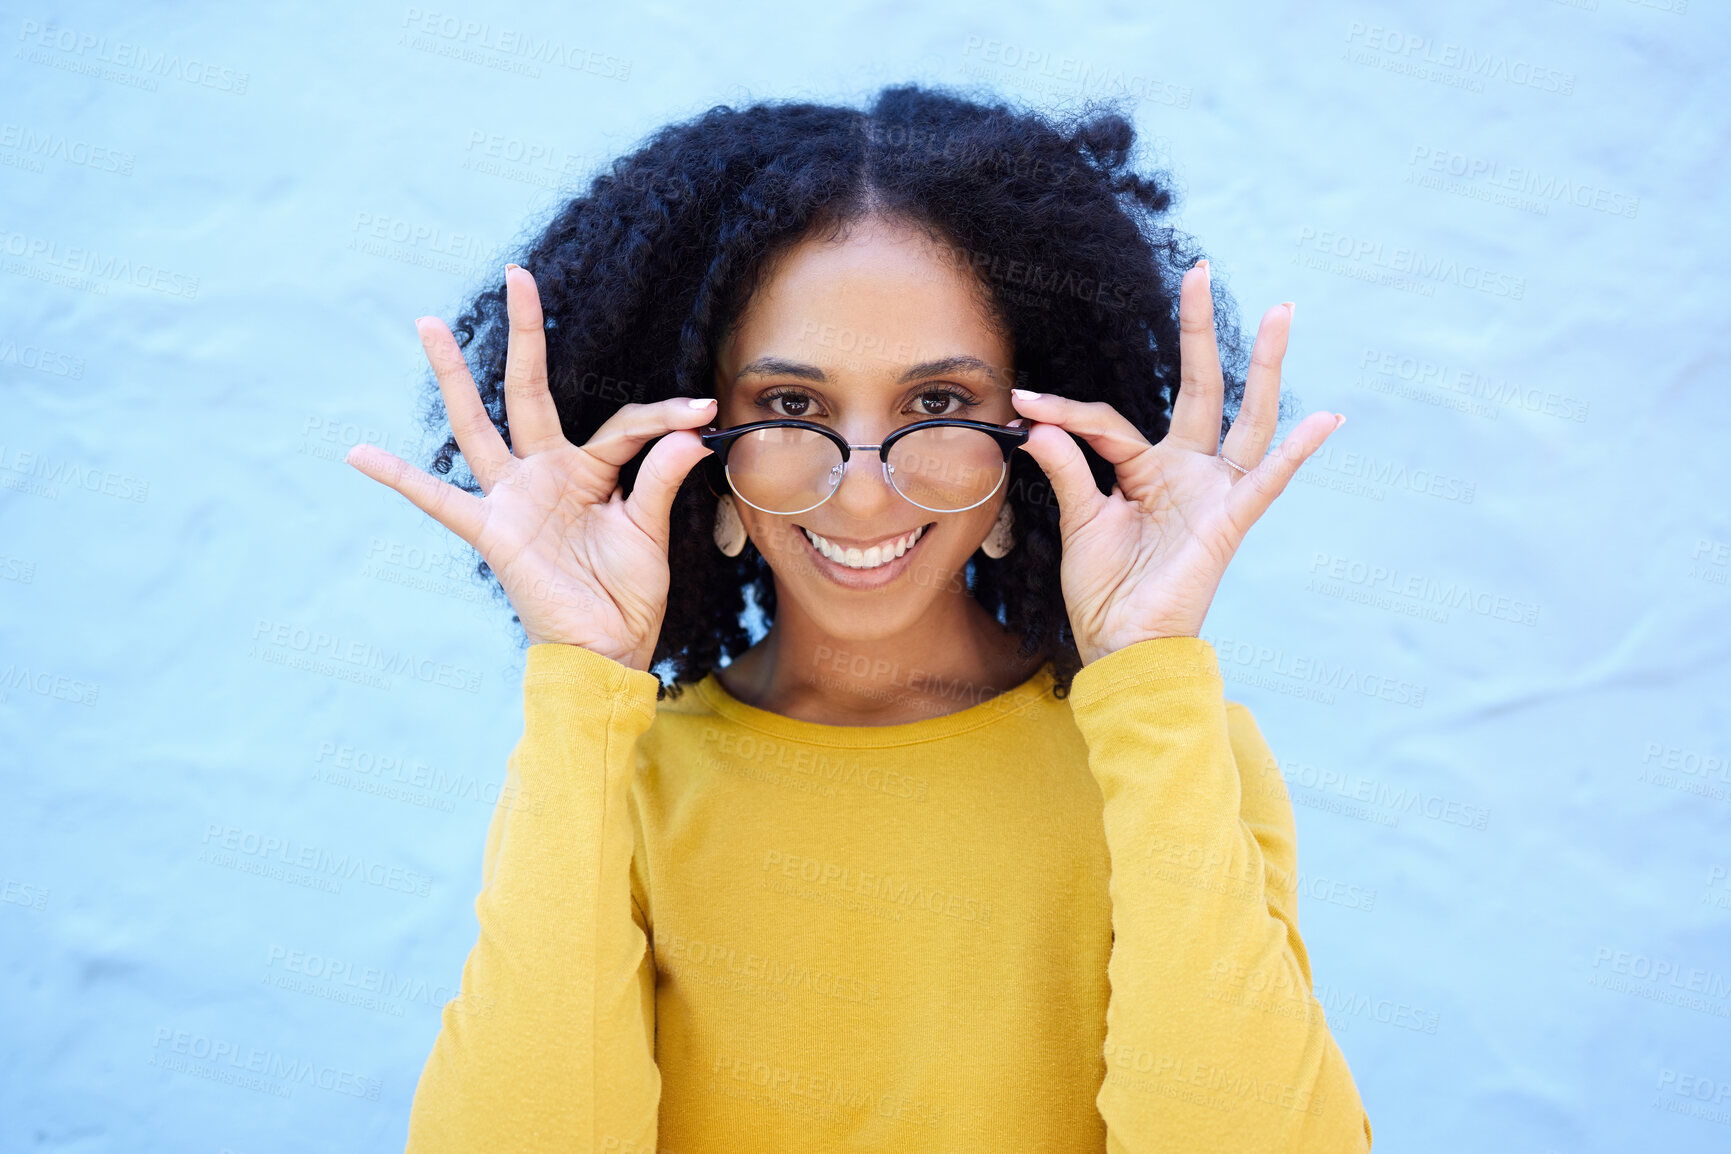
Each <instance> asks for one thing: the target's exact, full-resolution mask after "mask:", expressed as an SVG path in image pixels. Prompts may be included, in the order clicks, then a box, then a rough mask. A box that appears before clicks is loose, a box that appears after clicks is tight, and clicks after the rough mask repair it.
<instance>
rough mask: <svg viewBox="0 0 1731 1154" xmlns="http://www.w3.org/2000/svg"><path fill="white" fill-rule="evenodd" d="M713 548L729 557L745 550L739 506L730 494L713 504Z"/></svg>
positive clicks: (743, 528) (743, 526)
mask: <svg viewBox="0 0 1731 1154" xmlns="http://www.w3.org/2000/svg"><path fill="white" fill-rule="evenodd" d="M715 547H716V548H717V549H720V550H721V551H722V552H723V553H725V554H727V555H728V556H729V557H737V556H739V555H740V553H741V552H743V551H744V550H745V522H744V521H741V520H740V519H739V506H737V505H735V504H734V503H733V495H732V494H730V493H729V494H723V495H722V496H721V497H720V498H719V499H718V500H717V501H716V502H715Z"/></svg>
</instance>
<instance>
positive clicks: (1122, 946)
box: [1070, 637, 1370, 1154]
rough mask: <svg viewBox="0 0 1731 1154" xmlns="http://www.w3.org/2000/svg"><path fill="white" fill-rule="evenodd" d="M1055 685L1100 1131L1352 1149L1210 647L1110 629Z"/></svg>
mask: <svg viewBox="0 0 1731 1154" xmlns="http://www.w3.org/2000/svg"><path fill="white" fill-rule="evenodd" d="M1070 704H1071V710H1072V713H1073V715H1074V717H1075V719H1076V724H1077V726H1078V728H1079V729H1080V730H1081V732H1082V735H1083V737H1084V739H1085V740H1086V742H1087V745H1088V764H1089V768H1090V770H1091V771H1092V772H1093V774H1094V777H1095V780H1096V781H1097V782H1098V783H1099V785H1100V791H1101V794H1102V795H1103V797H1104V800H1105V811H1104V821H1105V829H1106V845H1107V850H1108V852H1109V854H1110V857H1111V866H1112V875H1111V882H1110V894H1111V900H1112V938H1113V941H1112V954H1111V959H1110V961H1109V963H1108V967H1107V976H1108V978H1109V980H1110V983H1111V996H1110V999H1109V1001H1108V1004H1107V1009H1106V1044H1105V1058H1106V1071H1107V1072H1106V1078H1105V1081H1104V1083H1103V1084H1102V1086H1101V1088H1100V1093H1099V1096H1098V1097H1097V1098H1096V1099H1095V1102H1096V1105H1097V1106H1098V1107H1099V1110H1100V1114H1101V1116H1102V1117H1103V1118H1104V1119H1105V1122H1106V1133H1107V1142H1106V1148H1107V1150H1108V1151H1109V1152H1112V1154H1151V1152H1153V1151H1195V1150H1257V1151H1287V1150H1302V1151H1329V1152H1331V1154H1332V1152H1335V1151H1355V1150H1356V1151H1363V1150H1368V1149H1369V1148H1370V1120H1369V1118H1368V1117H1366V1115H1365V1112H1364V1106H1363V1103H1362V1101H1361V1100H1360V1098H1359V1094H1358V1088H1357V1086H1356V1084H1355V1083H1354V1081H1353V1078H1352V1072H1351V1071H1350V1070H1349V1069H1348V1068H1347V1064H1346V1059H1345V1057H1344V1056H1343V1055H1342V1054H1341V1052H1340V1048H1339V1047H1338V1046H1337V1045H1336V1043H1335V1041H1334V1037H1333V1035H1331V1034H1330V1033H1329V1030H1328V1024H1327V1022H1326V1021H1325V1020H1324V1018H1323V1014H1322V1008H1321V1006H1320V1005H1319V1004H1318V1003H1317V1001H1316V998H1315V995H1314V993H1313V992H1312V989H1311V980H1310V965H1309V960H1308V958H1307V957H1306V954H1305V950H1304V944H1303V942H1302V940H1301V939H1300V938H1299V935H1298V917H1297V893H1296V881H1295V877H1294V875H1295V873H1296V846H1295V836H1294V826H1293V819H1292V806H1291V802H1290V800H1289V799H1288V798H1287V795H1286V791H1285V786H1284V783H1282V782H1280V781H1279V776H1278V769H1277V768H1274V770H1273V781H1270V780H1269V778H1270V769H1271V767H1273V766H1274V761H1273V757H1272V755H1270V754H1269V752H1268V747H1267V745H1266V744H1264V743H1263V741H1262V737H1261V734H1260V733H1258V732H1257V731H1256V727H1255V723H1254V722H1253V721H1252V720H1251V719H1250V713H1249V711H1248V710H1247V709H1244V707H1243V706H1239V705H1232V706H1230V707H1229V706H1228V704H1227V702H1226V700H1225V696H1224V689H1223V685H1222V683H1221V679H1220V669H1219V665H1218V663H1217V662H1216V659H1215V655H1214V648H1213V646H1211V645H1210V644H1209V643H1208V642H1206V641H1202V640H1200V639H1198V638H1194V637H1163V638H1157V639H1150V640H1147V641H1141V642H1137V643H1135V644H1133V645H1130V646H1127V647H1125V648H1124V649H1121V650H1119V651H1117V652H1115V653H1112V654H1108V655H1107V656H1106V657H1103V658H1100V659H1099V660H1096V661H1094V662H1092V663H1091V664H1089V665H1087V666H1084V667H1083V668H1082V670H1081V671H1080V672H1078V673H1077V674H1076V676H1075V679H1074V681H1073V683H1072V688H1071V693H1070Z"/></svg>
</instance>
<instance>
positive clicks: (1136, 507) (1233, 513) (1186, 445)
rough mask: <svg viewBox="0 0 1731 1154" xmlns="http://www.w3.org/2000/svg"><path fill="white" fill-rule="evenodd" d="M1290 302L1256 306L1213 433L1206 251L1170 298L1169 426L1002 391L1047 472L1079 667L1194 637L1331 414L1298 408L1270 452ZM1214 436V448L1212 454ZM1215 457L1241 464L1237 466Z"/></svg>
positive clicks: (1217, 393) (1217, 376) (1215, 399)
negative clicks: (1231, 390) (1251, 535)
mask: <svg viewBox="0 0 1731 1154" xmlns="http://www.w3.org/2000/svg"><path fill="white" fill-rule="evenodd" d="M1291 323H1292V306H1291V305H1290V304H1282V305H1275V306H1274V307H1273V308H1271V309H1269V310H1268V312H1267V313H1265V314H1264V315H1263V317H1262V326H1261V328H1260V329H1259V330H1258V331H1257V334H1256V343H1255V345H1254V346H1253V347H1252V350H1251V355H1250V367H1249V370H1248V371H1247V372H1246V374H1245V382H1244V402H1243V404H1242V405H1241V406H1240V409H1239V412H1238V416H1237V417H1236V418H1234V420H1233V422H1232V428H1231V430H1230V431H1229V432H1228V433H1227V435H1226V442H1225V444H1224V445H1222V444H1221V443H1220V439H1219V438H1220V421H1221V416H1222V406H1223V404H1224V398H1225V382H1224V379H1223V377H1222V375H1221V370H1220V347H1219V344H1218V343H1217V342H1216V340H1215V337H1214V301H1213V296H1212V293H1211V291H1210V288H1209V283H1208V266H1207V262H1206V261H1202V262H1198V264H1197V266H1196V267H1195V268H1192V269H1191V270H1190V271H1189V272H1187V273H1185V274H1184V280H1183V284H1182V286H1181V288H1180V290H1179V300H1178V329H1179V342H1178V353H1179V361H1180V365H1181V384H1180V387H1179V393H1178V400H1177V402H1176V404H1174V406H1173V412H1172V423H1171V427H1170V428H1169V429H1168V431H1167V434H1166V436H1165V438H1164V439H1162V440H1161V441H1160V443H1159V444H1157V445H1153V444H1149V442H1148V439H1147V438H1146V437H1144V436H1143V435H1142V434H1141V433H1140V432H1138V431H1137V429H1136V427H1135V426H1134V425H1132V424H1131V423H1130V422H1129V420H1128V419H1127V418H1125V417H1124V416H1123V415H1122V414H1121V413H1119V412H1118V411H1117V410H1116V409H1114V408H1112V406H1110V405H1108V404H1105V403H1103V402H1087V401H1073V400H1069V399H1067V398H1064V397H1059V396H1054V395H1052V394H1050V393H1026V392H1023V391H1022V390H1019V389H1016V390H1012V391H1011V398H1012V400H1013V401H1014V404H1015V406H1016V411H1017V412H1018V413H1020V414H1021V415H1022V416H1024V417H1026V418H1028V419H1029V420H1030V421H1031V422H1033V432H1032V433H1031V434H1030V435H1029V437H1028V440H1027V442H1026V444H1025V445H1024V446H1023V448H1024V449H1025V450H1026V451H1027V452H1028V453H1029V454H1030V455H1031V456H1032V457H1033V458H1034V460H1035V461H1037V462H1039V465H1040V468H1042V469H1043V470H1045V472H1046V475H1047V477H1048V478H1050V479H1051V482H1052V488H1053V491H1054V492H1055V493H1056V495H1057V498H1058V531H1059V534H1060V536H1061V539H1062V541H1063V549H1064V555H1063V561H1062V563H1061V565H1060V566H1059V576H1060V580H1061V582H1062V585H1063V590H1064V601H1065V604H1066V606H1067V607H1068V609H1069V615H1070V627H1071V628H1072V629H1073V630H1074V632H1075V637H1076V648H1077V649H1078V651H1079V652H1080V654H1081V657H1082V661H1083V663H1084V664H1087V663H1089V662H1093V661H1097V660H1099V659H1100V658H1102V657H1104V656H1106V655H1107V654H1108V653H1114V652H1116V651H1118V650H1120V649H1123V648H1124V647H1125V646H1127V645H1133V644H1135V643H1136V642H1138V641H1145V640H1147V639H1149V638H1153V637H1195V636H1198V635H1199V634H1200V633H1201V631H1202V621H1203V618H1204V617H1206V616H1207V615H1208V607H1209V605H1210V604H1211V603H1212V602H1213V600H1214V592H1215V590H1216V589H1218V588H1219V586H1220V578H1221V577H1222V576H1223V575H1224V574H1225V572H1226V565H1227V563H1228V562H1229V561H1231V560H1232V555H1233V554H1234V553H1236V552H1237V551H1238V546H1239V543H1240V542H1242V541H1243V540H1244V535H1245V534H1246V533H1247V532H1249V531H1250V526H1252V525H1254V524H1255V523H1256V520H1257V518H1259V517H1261V516H1262V514H1263V512H1264V511H1265V510H1266V509H1267V508H1268V506H1269V505H1270V504H1271V503H1272V502H1273V501H1274V499H1275V498H1276V497H1278V496H1279V495H1280V493H1281V491H1282V490H1284V489H1285V488H1286V484H1287V482H1288V481H1290V480H1291V479H1292V475H1293V474H1294V473H1295V472H1297V471H1298V467H1299V466H1300V465H1302V464H1303V463H1304V461H1305V459H1306V458H1308V457H1309V456H1310V455H1311V454H1312V453H1314V452H1315V451H1316V450H1317V449H1318V448H1319V447H1320V446H1321V445H1322V442H1323V441H1325V440H1326V439H1327V438H1328V435H1329V434H1330V433H1332V432H1334V430H1335V429H1337V428H1339V427H1340V422H1341V421H1343V420H1345V418H1344V417H1342V416H1339V415H1337V414H1335V413H1328V412H1317V413H1312V414H1310V415H1309V416H1308V417H1306V418H1305V419H1304V420H1303V421H1300V422H1299V423H1298V425H1297V426H1296V427H1294V428H1293V430H1292V431H1291V432H1290V433H1289V434H1287V436H1286V439H1285V440H1283V441H1282V442H1281V443H1280V446H1279V447H1278V448H1277V449H1275V451H1274V452H1273V453H1268V444H1269V441H1270V440H1272V439H1273V436H1274V428H1275V425H1276V423H1277V420H1278V413H1279V409H1280V361H1281V358H1282V357H1284V356H1285V355H1286V337H1287V332H1288V330H1289V328H1290V326H1291ZM1066 431H1068V432H1069V433H1074V434H1075V435H1076V436H1078V437H1080V438H1082V439H1083V440H1084V441H1086V442H1087V443H1088V444H1089V445H1090V446H1091V447H1092V448H1093V449H1094V451H1095V452H1097V453H1099V454H1100V455H1101V456H1102V457H1104V458H1105V459H1106V460H1107V461H1109V462H1111V464H1112V467H1113V469H1114V470H1115V472H1116V474H1117V484H1116V485H1114V486H1113V488H1112V492H1111V494H1110V495H1106V494H1102V493H1101V492H1100V490H1099V487H1098V486H1097V485H1095V483H1094V477H1093V474H1091V473H1090V472H1089V470H1088V463H1087V460H1086V459H1085V458H1084V457H1083V456H1082V450H1081V448H1080V447H1079V446H1077V444H1076V442H1075V441H1073V440H1071V439H1070V437H1069V436H1068V435H1066ZM1217 447H1218V452H1217V451H1216V450H1217ZM1221 454H1223V455H1225V456H1226V457H1228V458H1230V459H1231V460H1233V461H1236V462H1237V463H1238V464H1240V465H1242V466H1243V467H1244V468H1245V469H1247V470H1249V471H1248V472H1247V473H1242V474H1241V473H1239V472H1238V470H1236V469H1234V468H1232V466H1230V465H1228V464H1227V463H1226V462H1225V461H1223V460H1221V459H1220V455H1221Z"/></svg>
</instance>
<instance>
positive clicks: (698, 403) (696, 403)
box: [685, 397, 715, 409]
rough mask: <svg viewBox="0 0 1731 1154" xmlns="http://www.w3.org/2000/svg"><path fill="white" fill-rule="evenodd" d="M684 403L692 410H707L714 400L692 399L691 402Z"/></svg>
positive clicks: (704, 398)
mask: <svg viewBox="0 0 1731 1154" xmlns="http://www.w3.org/2000/svg"><path fill="white" fill-rule="evenodd" d="M685 403H686V404H688V405H690V406H691V407H692V408H694V409H707V408H708V407H709V406H711V405H713V404H714V403H715V398H714V397H693V398H692V399H691V400H689V401H686V402H685Z"/></svg>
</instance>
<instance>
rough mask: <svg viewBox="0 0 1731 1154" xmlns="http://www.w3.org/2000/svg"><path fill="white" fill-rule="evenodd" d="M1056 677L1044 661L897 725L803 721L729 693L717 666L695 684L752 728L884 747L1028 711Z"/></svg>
mask: <svg viewBox="0 0 1731 1154" xmlns="http://www.w3.org/2000/svg"><path fill="white" fill-rule="evenodd" d="M1054 684H1055V679H1054V678H1053V676H1052V663H1051V662H1050V661H1048V662H1046V664H1044V665H1042V666H1040V668H1039V669H1038V670H1036V671H1035V672H1034V675H1033V676H1031V677H1029V678H1028V679H1027V680H1026V681H1024V682H1022V683H1021V684H1020V685H1016V686H1014V687H1012V688H1010V689H1006V690H1004V692H1002V693H999V694H997V695H996V696H993V697H989V698H987V699H986V700H984V701H981V702H978V703H977V704H974V705H970V706H967V707H966V708H964V709H959V710H957V711H956V712H954V713H945V714H940V715H939V716H937V717H926V718H922V719H920V720H919V721H904V722H902V723H900V724H897V725H825V724H823V723H821V722H817V721H802V720H800V719H798V718H795V717H787V716H784V715H783V714H780V713H772V712H770V711H769V710H767V709H759V708H757V707H756V706H755V705H747V704H746V703H745V702H743V701H741V700H739V699H738V698H737V697H734V696H733V694H731V693H729V692H728V691H727V689H726V687H725V686H723V685H722V684H721V679H720V678H718V677H716V676H715V673H714V671H711V672H710V673H708V674H706V675H705V676H704V678H703V679H702V680H701V681H699V682H698V683H697V684H696V686H695V687H694V688H695V689H696V692H697V695H698V696H699V697H700V698H702V699H703V702H704V704H706V705H708V706H709V707H710V708H711V709H713V710H714V711H715V712H716V713H717V714H719V715H720V716H722V717H725V718H727V719H728V720H729V721H732V722H736V723H738V724H739V725H743V726H745V727H746V728H748V729H755V730H757V731H758V732H760V733H765V734H769V735H771V736H774V737H779V738H782V739H784V740H787V741H797V742H800V743H802V744H805V745H825V746H833V747H839V748H844V749H885V748H888V747H891V746H898V745H920V744H923V743H925V742H929V741H937V740H940V739H942V738H946V737H955V736H957V735H958V734H963V733H967V732H970V731H971V730H975V729H979V728H981V727H983V726H987V725H991V724H992V723H993V722H996V721H999V720H1001V719H1003V718H1006V717H1017V716H1021V715H1022V714H1025V713H1027V712H1028V711H1029V709H1030V708H1032V707H1033V706H1035V705H1037V704H1038V703H1039V702H1040V701H1041V700H1042V699H1050V700H1056V698H1055V697H1053V696H1052V692H1051V691H1052V687H1053V685H1054Z"/></svg>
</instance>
